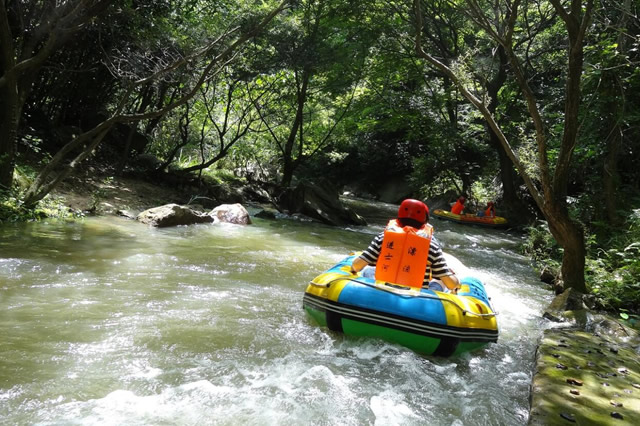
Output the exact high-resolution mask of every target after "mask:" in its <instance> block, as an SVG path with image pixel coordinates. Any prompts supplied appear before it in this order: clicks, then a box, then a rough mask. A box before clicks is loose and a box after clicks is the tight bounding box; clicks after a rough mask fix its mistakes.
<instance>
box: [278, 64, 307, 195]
mask: <svg viewBox="0 0 640 426" xmlns="http://www.w3.org/2000/svg"><path fill="white" fill-rule="evenodd" d="M310 78H311V72H310V71H308V70H306V69H305V70H304V71H303V72H302V84H301V85H300V89H299V90H298V96H297V100H298V106H297V109H296V116H295V118H294V120H293V124H292V125H291V130H290V132H289V137H288V138H287V143H286V145H285V147H284V152H283V167H282V182H281V184H282V186H283V187H285V188H286V187H288V186H289V185H291V181H292V180H293V172H294V171H295V169H296V166H297V165H298V163H299V161H297V160H299V157H300V156H301V155H302V152H299V153H298V158H297V159H296V158H294V155H293V147H294V145H295V142H296V139H297V137H298V130H299V129H300V127H301V126H302V114H303V112H304V105H305V102H306V101H307V88H308V87H309V79H310ZM300 137H302V136H300Z"/></svg>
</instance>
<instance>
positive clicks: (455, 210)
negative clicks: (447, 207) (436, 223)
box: [451, 201, 464, 214]
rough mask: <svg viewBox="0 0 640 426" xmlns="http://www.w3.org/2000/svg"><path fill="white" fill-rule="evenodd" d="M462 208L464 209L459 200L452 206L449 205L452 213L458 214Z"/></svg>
mask: <svg viewBox="0 0 640 426" xmlns="http://www.w3.org/2000/svg"><path fill="white" fill-rule="evenodd" d="M462 210H464V204H462V203H461V202H460V201H456V203H455V204H454V205H453V207H451V213H453V214H460V213H462Z"/></svg>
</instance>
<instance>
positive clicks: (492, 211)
mask: <svg viewBox="0 0 640 426" xmlns="http://www.w3.org/2000/svg"><path fill="white" fill-rule="evenodd" d="M484 215H485V216H488V217H496V207H495V204H494V203H493V201H489V202H488V203H487V208H486V210H485V211H484Z"/></svg>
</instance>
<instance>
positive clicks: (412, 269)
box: [376, 219, 433, 288]
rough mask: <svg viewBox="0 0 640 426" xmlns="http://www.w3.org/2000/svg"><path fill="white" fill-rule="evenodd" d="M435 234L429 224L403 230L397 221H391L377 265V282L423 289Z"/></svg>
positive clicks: (385, 232)
mask: <svg viewBox="0 0 640 426" xmlns="http://www.w3.org/2000/svg"><path fill="white" fill-rule="evenodd" d="M432 234H433V227H432V226H431V225H429V224H424V225H423V226H422V227H421V228H420V229H415V228H413V227H411V226H405V227H401V226H400V224H399V223H398V221H397V220H396V219H392V220H390V221H389V224H388V225H387V227H386V228H385V230H384V238H383V239H382V247H381V249H380V256H379V257H378V262H377V263H376V280H378V281H386V282H389V283H395V284H401V285H406V286H410V287H417V288H420V287H422V283H423V281H424V272H425V270H426V268H427V262H428V260H429V259H428V258H429V246H430V245H431V236H432Z"/></svg>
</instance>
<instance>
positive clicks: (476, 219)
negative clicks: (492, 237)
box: [431, 209, 507, 228]
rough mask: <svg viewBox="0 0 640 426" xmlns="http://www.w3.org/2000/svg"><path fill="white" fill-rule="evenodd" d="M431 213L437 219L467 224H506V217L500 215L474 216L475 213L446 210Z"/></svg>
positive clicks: (494, 225) (502, 225)
mask: <svg viewBox="0 0 640 426" xmlns="http://www.w3.org/2000/svg"><path fill="white" fill-rule="evenodd" d="M431 214H432V215H433V216H435V217H437V218H438V219H444V220H450V221H452V222H456V223H463V224H467V225H480V226H488V227H493V228H504V227H506V226H507V219H505V218H504V217H500V216H494V217H491V216H476V215H475V214H455V213H451V212H450V211H447V210H439V209H437V210H434V211H433V212H431Z"/></svg>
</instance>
